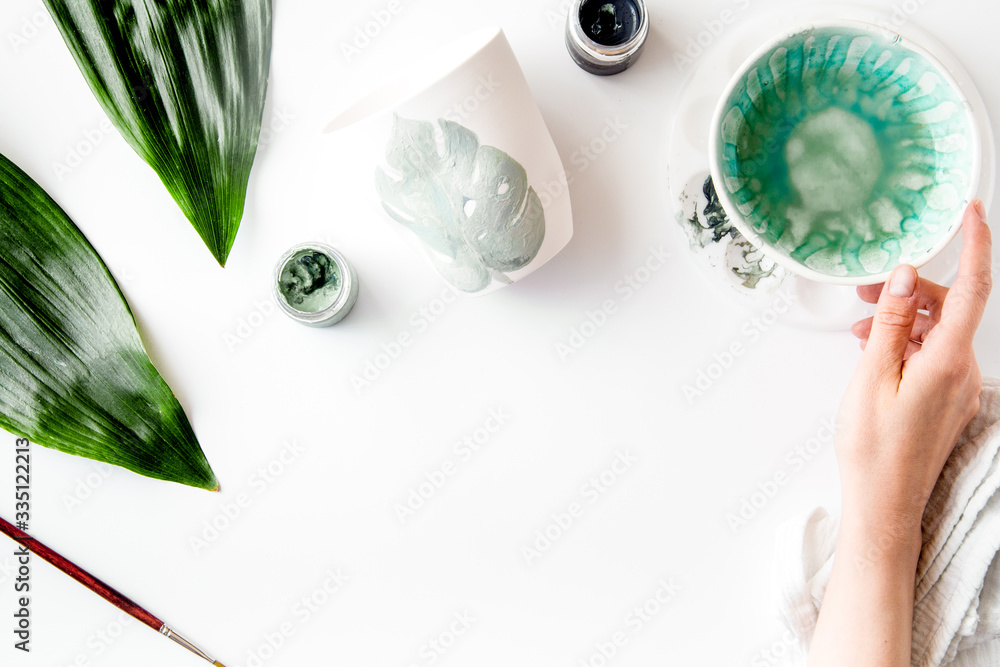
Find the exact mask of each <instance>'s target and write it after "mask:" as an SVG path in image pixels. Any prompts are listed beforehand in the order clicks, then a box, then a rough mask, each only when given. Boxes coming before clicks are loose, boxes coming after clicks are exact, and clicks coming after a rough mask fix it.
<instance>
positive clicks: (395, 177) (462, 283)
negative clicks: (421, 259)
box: [375, 115, 545, 292]
mask: <svg viewBox="0 0 1000 667" xmlns="http://www.w3.org/2000/svg"><path fill="white" fill-rule="evenodd" d="M386 163H387V164H388V166H389V167H390V169H391V170H393V171H395V173H390V172H389V171H387V170H383V169H381V168H379V169H378V170H377V171H376V174H375V185H376V189H377V190H378V195H379V198H380V199H381V201H382V206H383V208H385V210H386V212H387V213H388V214H389V215H390V216H391V217H392V218H393V219H394V220H396V221H397V222H399V223H400V224H401V225H403V226H404V227H406V228H407V229H409V230H410V231H411V232H413V233H414V234H416V236H417V237H418V238H419V239H420V241H421V242H422V243H423V246H424V249H425V251H426V252H427V255H428V257H430V260H431V262H432V263H433V265H434V267H435V268H436V269H437V271H438V273H440V274H441V276H442V277H443V278H444V279H445V280H447V281H448V282H449V283H451V284H452V285H453V286H454V287H455V288H456V289H459V290H462V291H463V292H480V291H482V290H484V289H486V288H487V287H489V285H490V284H491V283H492V282H493V281H494V280H496V281H499V282H502V283H506V284H509V283H511V282H512V281H511V279H510V277H509V276H508V275H507V274H508V273H510V272H512V271H517V270H519V269H523V268H524V267H526V266H528V265H529V264H530V263H531V262H532V260H534V259H535V257H536V256H537V255H538V251H539V249H540V248H541V247H542V241H543V240H544V238H545V211H544V209H543V208H542V202H541V200H540V199H539V197H538V194H537V193H536V192H535V190H534V188H532V187H531V186H529V185H528V175H527V173H526V172H525V170H524V167H523V166H521V164H520V163H518V162H517V160H515V159H514V158H512V157H511V156H510V155H508V154H507V153H505V152H503V151H502V150H500V149H498V148H494V147H493V146H484V145H481V144H480V143H479V138H478V137H477V136H476V134H475V133H474V132H472V131H471V130H469V129H468V128H466V127H463V126H462V125H460V124H459V123H455V122H452V121H448V120H444V119H439V120H438V121H437V123H436V124H435V123H430V122H426V121H418V120H409V119H406V118H403V117H401V116H399V115H396V116H395V120H394V123H393V129H392V136H391V137H390V140H389V144H388V147H387V149H386Z"/></svg>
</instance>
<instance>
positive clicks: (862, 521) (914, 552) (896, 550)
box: [837, 500, 923, 569]
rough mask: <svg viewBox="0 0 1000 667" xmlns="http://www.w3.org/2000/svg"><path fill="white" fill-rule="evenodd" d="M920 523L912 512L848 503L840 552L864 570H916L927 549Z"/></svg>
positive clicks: (918, 518) (841, 531)
mask: <svg viewBox="0 0 1000 667" xmlns="http://www.w3.org/2000/svg"><path fill="white" fill-rule="evenodd" d="M920 520H921V517H920V516H918V515H917V513H915V512H913V511H911V510H898V509H896V508H890V507H885V506H881V507H876V506H872V505H868V504H853V503H850V502H848V501H846V500H845V501H844V503H843V513H842V515H841V519H840V537H839V539H838V547H837V550H838V552H839V551H841V550H842V549H843V550H845V551H847V552H849V553H851V554H852V557H853V558H855V559H856V562H857V563H858V564H860V565H862V566H863V567H872V566H879V565H883V564H889V565H890V566H894V567H895V566H898V565H902V564H906V565H907V566H909V565H912V566H913V568H914V569H915V568H916V562H917V559H918V558H919V557H920V549H921V547H922V546H923V533H922V531H921V525H920Z"/></svg>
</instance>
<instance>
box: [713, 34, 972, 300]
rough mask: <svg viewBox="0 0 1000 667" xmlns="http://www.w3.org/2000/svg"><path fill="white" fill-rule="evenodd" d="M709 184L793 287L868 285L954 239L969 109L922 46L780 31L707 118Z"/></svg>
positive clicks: (968, 149) (968, 165) (967, 170)
mask: <svg viewBox="0 0 1000 667" xmlns="http://www.w3.org/2000/svg"><path fill="white" fill-rule="evenodd" d="M709 144H710V146H709V157H710V160H711V165H712V176H713V179H714V181H715V183H716V190H717V191H718V194H719V198H720V200H721V202H722V204H723V206H724V208H725V209H726V212H727V213H728V214H729V216H730V218H731V219H732V221H733V223H734V224H735V225H736V227H737V228H738V229H739V231H740V232H742V233H743V235H744V236H746V237H747V238H748V239H749V240H750V241H751V242H752V243H754V244H755V245H757V246H758V247H759V248H761V249H762V250H763V251H764V252H765V253H767V254H768V255H769V256H771V257H772V258H773V259H774V260H775V261H776V262H778V263H780V264H782V265H783V266H785V267H787V268H788V269H789V270H791V271H794V272H796V273H798V274H800V275H802V276H804V277H806V278H809V279H812V280H816V281H819V282H825V283H836V284H844V285H863V284H874V283H879V282H882V281H884V280H885V279H886V278H888V276H889V274H890V273H891V272H892V270H893V269H894V268H895V267H896V266H898V265H900V264H911V265H913V266H915V267H920V266H921V265H923V264H925V263H926V262H928V261H929V260H930V259H931V258H933V257H934V256H935V255H936V254H937V253H939V252H940V251H941V250H943V249H944V247H945V246H947V245H948V243H949V242H950V241H951V240H952V239H953V238H954V237H955V235H956V234H957V233H958V230H959V228H960V227H961V219H962V213H963V211H964V209H965V207H966V206H967V204H968V202H969V201H971V199H972V198H973V197H974V196H975V193H974V192H973V191H972V190H973V189H974V187H975V185H974V184H976V183H977V182H978V180H979V164H980V159H981V155H980V148H979V138H978V133H977V129H976V125H975V121H974V119H973V116H972V113H971V112H970V109H969V105H968V102H967V101H966V99H965V97H964V96H963V94H962V92H961V90H960V88H959V87H958V85H957V84H956V83H955V82H954V80H953V79H952V77H951V76H950V75H949V74H948V72H947V70H946V69H945V68H944V67H943V66H942V65H940V64H939V63H938V61H937V60H936V59H935V58H934V57H933V56H932V55H931V54H930V53H929V52H927V51H926V50H925V49H922V48H921V47H920V46H918V45H916V44H914V43H913V42H912V41H910V40H908V39H906V38H904V37H901V36H900V35H897V34H895V33H891V34H889V33H887V31H885V30H884V29H882V28H879V27H876V26H874V25H870V24H866V23H863V22H854V21H840V22H837V23H829V24H812V25H809V26H806V27H803V28H799V29H797V30H795V31H793V32H788V33H785V34H783V35H781V36H779V37H778V38H776V39H774V40H772V41H771V42H769V43H767V44H766V45H765V46H763V47H762V48H761V49H759V50H758V51H757V52H756V53H754V54H753V55H752V56H751V57H750V58H749V59H748V60H747V61H746V62H745V63H744V64H743V66H742V67H741V68H740V69H739V71H738V72H737V74H736V76H735V77H734V78H733V79H732V81H731V82H730V84H729V86H728V87H727V88H726V90H725V92H724V93H723V95H722V98H721V100H720V102H719V105H718V107H717V108H716V112H715V116H714V119H713V122H712V127H711V134H710V137H709Z"/></svg>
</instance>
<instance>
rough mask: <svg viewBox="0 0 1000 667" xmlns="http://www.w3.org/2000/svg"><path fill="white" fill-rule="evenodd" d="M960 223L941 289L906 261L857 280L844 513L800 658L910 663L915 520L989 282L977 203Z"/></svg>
mask: <svg viewBox="0 0 1000 667" xmlns="http://www.w3.org/2000/svg"><path fill="white" fill-rule="evenodd" d="M963 231H964V238H965V244H964V246H963V248H962V259H961V265H960V267H959V275H958V279H957V280H956V281H955V285H954V286H953V287H952V288H951V289H946V288H944V287H941V286H939V285H935V284H934V283H931V282H928V281H926V280H921V279H919V278H918V277H917V272H916V271H915V270H914V269H913V267H910V266H901V267H899V268H897V269H896V270H895V271H893V273H892V276H891V277H890V278H889V282H888V283H887V284H885V285H874V286H871V287H862V288H859V289H858V294H859V295H860V296H861V298H862V299H864V300H865V301H867V302H869V303H876V302H877V303H878V307H877V309H876V313H875V317H874V318H871V319H868V320H865V321H862V322H858V324H856V325H855V327H854V333H855V335H857V336H858V337H859V338H861V345H862V347H863V348H864V353H863V354H862V356H861V363H860V364H859V365H858V368H857V371H856V372H855V374H854V378H853V379H852V380H851V384H850V386H849V387H848V389H847V394H846V395H845V396H844V400H843V402H842V403H841V406H840V416H839V418H838V430H837V438H836V449H837V462H838V464H839V466H840V480H841V490H842V503H843V511H842V513H841V520H840V532H839V534H838V536H837V551H836V556H835V557H834V561H833V572H832V574H831V576H830V583H829V585H828V586H827V589H826V593H825V595H824V598H823V607H822V609H821V610H820V615H819V621H818V622H817V625H816V632H815V633H814V635H813V642H812V647H811V650H810V652H809V665H810V667H820V666H831V667H833V666H836V667H842V666H843V665H852V666H868V665H871V666H873V667H874V666H876V665H877V666H878V667H891V666H898V667H906V666H908V665H909V664H910V644H911V642H912V626H913V590H914V580H915V575H916V569H917V560H918V558H919V556H920V547H921V534H920V521H921V518H922V516H923V512H924V507H925V506H926V504H927V500H928V499H929V498H930V495H931V491H932V490H933V489H934V484H935V483H936V482H937V479H938V476H940V474H941V470H942V468H944V464H945V461H947V459H948V456H949V454H951V451H952V449H953V448H954V447H955V443H956V442H957V441H958V437H959V435H960V434H961V432H962V430H963V429H964V428H965V426H966V424H968V423H969V420H971V419H972V417H973V416H974V415H975V414H976V412H977V410H978V409H979V390H980V389H981V385H982V377H981V376H980V374H979V367H978V365H977V364H976V357H975V354H974V353H973V351H972V339H973V337H974V336H975V333H976V329H977V327H978V326H979V322H980V320H981V319H982V317H983V311H984V309H985V308H986V300H987V298H988V297H989V294H990V287H991V284H992V281H991V272H990V268H991V263H992V248H991V243H990V229H989V227H988V226H987V225H986V220H985V214H984V211H983V205H982V202H975V203H974V204H973V205H972V206H970V207H969V208H968V210H967V211H966V212H965V220H964V223H963ZM920 311H925V312H920Z"/></svg>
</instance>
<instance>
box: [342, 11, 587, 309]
mask: <svg viewBox="0 0 1000 667" xmlns="http://www.w3.org/2000/svg"><path fill="white" fill-rule="evenodd" d="M326 131H327V132H344V131H352V132H363V133H364V135H365V141H364V142H363V145H365V146H367V147H369V148H368V149H366V150H369V151H370V155H369V156H367V157H366V156H357V157H358V163H359V164H360V165H362V168H367V167H368V166H369V165H371V166H373V167H374V168H373V170H372V178H371V184H372V189H373V190H374V192H375V194H376V198H377V201H378V202H379V204H380V205H381V207H382V209H383V210H384V212H385V213H386V217H387V218H388V219H389V220H390V221H392V224H393V225H394V226H395V227H396V228H398V229H399V231H400V232H401V233H402V234H403V235H404V237H405V238H407V239H408V240H409V241H410V242H411V243H413V244H415V245H416V247H417V248H419V251H420V252H421V253H422V254H423V255H424V256H426V257H427V259H428V260H429V261H430V263H431V264H432V265H433V266H434V268H435V269H436V270H437V271H438V273H439V274H440V275H441V276H442V277H443V278H444V279H445V280H446V281H447V282H448V283H449V284H451V285H452V286H454V287H455V288H456V289H458V290H460V291H462V292H466V293H470V294H487V293H489V292H492V291H495V290H497V289H499V288H500V287H503V286H504V285H508V284H511V283H513V282H516V281H518V280H520V279H521V278H523V277H525V276H526V275H528V274H530V273H531V272H533V271H535V270H536V269H537V268H539V267H540V266H542V265H543V264H545V263H546V262H547V261H549V260H550V259H551V258H552V257H553V256H554V255H555V254H556V253H558V252H559V251H560V250H562V249H563V248H564V247H565V246H566V244H567V243H569V240H570V238H571V237H572V235H573V216H572V208H571V204H570V199H569V189H568V187H567V186H566V173H565V169H564V167H563V163H562V160H561V159H560V157H559V153H558V151H557V150H556V147H555V144H554V142H553V141H552V137H551V135H550V134H549V131H548V128H547V127H546V126H545V121H544V120H543V119H542V115H541V113H540V112H539V110H538V105H537V104H536V102H535V99H534V97H533V96H532V94H531V91H530V89H529V88H528V84H527V81H526V80H525V78H524V73H523V72H522V71H521V67H520V65H518V62H517V59H516V58H515V56H514V52H513V51H512V50H511V47H510V44H509V43H508V41H507V38H506V37H505V36H504V34H503V31H501V30H500V29H499V28H490V29H487V30H482V31H479V32H476V33H473V34H470V35H468V36H466V37H464V38H462V39H460V40H458V41H457V42H455V43H453V44H451V45H450V46H448V47H445V48H443V49H442V50H440V51H439V52H438V53H436V54H434V55H432V56H430V57H428V58H425V59H423V60H421V61H419V62H417V63H414V64H412V65H408V66H407V67H406V68H405V71H404V72H402V73H401V74H400V75H399V76H397V77H396V78H395V79H394V80H393V81H392V82H390V83H388V84H386V85H384V86H382V87H380V88H378V89H376V90H375V92H373V93H371V94H370V95H368V96H367V97H365V98H364V99H363V100H361V101H360V102H358V103H356V104H354V105H352V106H350V107H349V108H348V109H347V110H345V111H343V112H341V113H340V114H338V115H337V117H336V118H335V119H334V120H333V121H332V122H331V123H330V124H329V125H328V126H327V128H326Z"/></svg>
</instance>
